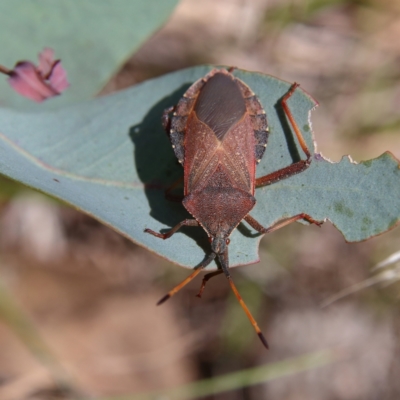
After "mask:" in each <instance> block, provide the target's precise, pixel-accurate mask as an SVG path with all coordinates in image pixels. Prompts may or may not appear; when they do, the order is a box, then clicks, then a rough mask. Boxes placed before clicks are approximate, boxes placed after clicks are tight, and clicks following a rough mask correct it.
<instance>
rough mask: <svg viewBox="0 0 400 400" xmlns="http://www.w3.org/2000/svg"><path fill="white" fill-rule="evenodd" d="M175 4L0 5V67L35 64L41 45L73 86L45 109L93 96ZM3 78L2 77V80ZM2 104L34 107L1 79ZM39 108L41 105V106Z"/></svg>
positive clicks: (98, 0) (160, 0) (155, 0)
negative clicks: (59, 62) (52, 53)
mask: <svg viewBox="0 0 400 400" xmlns="http://www.w3.org/2000/svg"><path fill="white" fill-rule="evenodd" d="M177 3H178V0H135V1H131V0H118V2H114V1H109V0H86V1H79V2H75V1H53V0H35V1H13V0H2V1H1V2H0V38H1V39H0V41H1V46H0V48H1V53H0V64H2V65H4V66H6V67H7V68H10V69H11V68H13V67H14V64H15V63H16V62H17V61H19V60H30V61H32V62H34V63H36V61H37V56H38V53H39V52H40V51H42V50H43V48H44V47H51V48H53V49H54V50H55V56H56V58H61V60H62V65H63V66H64V67H65V69H66V71H67V74H68V80H69V82H70V83H71V87H70V88H69V89H68V90H67V91H65V92H64V94H63V95H62V96H59V97H57V98H54V99H52V100H51V101H47V102H46V103H45V106H46V107H53V108H54V106H57V105H65V104H70V103H72V102H75V101H77V100H84V99H88V98H91V97H92V96H93V95H95V94H96V93H97V92H98V91H99V90H100V89H101V88H102V87H103V86H104V85H105V84H106V82H107V81H108V80H109V79H110V76H111V75H112V74H113V73H114V72H115V71H116V70H117V69H118V67H119V66H120V65H121V64H122V63H123V62H124V61H126V59H127V58H128V57H129V56H130V55H131V54H132V53H133V52H134V51H135V50H137V49H138V48H139V46H140V45H141V44H142V43H143V42H144V41H145V39H146V38H148V37H149V35H151V34H152V33H153V32H155V30H156V29H158V28H159V27H160V26H161V25H162V24H163V23H164V22H165V21H166V20H167V18H168V16H169V15H170V14H171V12H172V11H173V9H174V7H175V5H176V4H177ZM0 78H2V76H0ZM0 105H7V106H13V107H19V108H21V107H22V108H24V109H31V108H34V109H38V108H39V107H38V105H36V104H34V103H32V102H31V101H30V100H27V99H25V98H22V97H21V96H19V95H18V94H17V93H14V92H13V90H12V89H11V88H10V87H9V85H8V83H7V81H6V79H5V77H4V79H0ZM40 107H41V108H43V105H40Z"/></svg>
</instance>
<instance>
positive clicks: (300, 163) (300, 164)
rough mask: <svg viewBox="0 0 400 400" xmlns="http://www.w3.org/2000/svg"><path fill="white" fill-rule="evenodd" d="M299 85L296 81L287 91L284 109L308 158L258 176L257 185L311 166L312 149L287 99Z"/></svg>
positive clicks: (268, 182) (282, 177)
mask: <svg viewBox="0 0 400 400" xmlns="http://www.w3.org/2000/svg"><path fill="white" fill-rule="evenodd" d="M298 86H299V84H298V83H294V84H293V85H292V86H291V87H290V90H289V91H288V92H287V93H286V95H285V96H284V97H283V99H282V108H283V111H284V112H285V114H286V116H287V118H288V119H289V122H290V124H291V126H292V128H293V130H294V133H295V134H296V137H297V140H298V141H299V143H300V147H301V148H302V150H303V152H304V154H305V155H306V157H307V158H306V159H305V160H300V161H297V162H295V163H294V164H292V165H289V166H288V167H285V168H282V169H280V170H278V171H275V172H272V173H271V174H268V175H265V176H262V177H260V178H257V179H256V182H255V184H256V187H259V186H265V185H269V184H271V183H274V182H277V181H279V180H281V179H285V178H289V177H290V176H292V175H295V174H298V173H300V172H302V171H304V170H305V169H307V168H308V167H309V166H310V163H311V153H310V150H309V148H308V146H307V143H306V141H305V140H304V137H303V135H302V133H301V130H300V128H299V126H298V125H297V122H296V120H295V119H294V117H293V114H292V112H291V111H290V108H289V106H288V104H287V101H288V100H289V98H290V97H291V96H292V95H293V93H294V91H295V90H296V88H297V87H298Z"/></svg>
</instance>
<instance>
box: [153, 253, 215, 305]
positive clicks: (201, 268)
mask: <svg viewBox="0 0 400 400" xmlns="http://www.w3.org/2000/svg"><path fill="white" fill-rule="evenodd" d="M215 257H216V254H215V253H211V254H210V255H209V256H208V257H207V258H206V259H205V260H204V261H203V262H202V263H201V264H200V265H199V266H198V267H196V269H195V270H194V271H193V272H192V273H191V274H190V275H189V276H188V277H187V278H186V279H184V280H183V281H182V282H181V283H180V284H179V285H176V286H175V287H174V288H173V289H172V290H170V291H169V292H168V293H167V294H166V295H165V296H164V297H163V298H162V299H160V300H159V301H158V303H157V305H158V306H159V305H160V304H162V303H164V302H165V301H167V300H168V299H169V298H171V297H172V296H173V295H174V294H175V293H177V292H179V290H181V289H182V288H183V287H184V286H185V285H187V284H188V283H189V282H190V281H191V280H192V279H193V278H195V277H196V276H197V275H198V274H199V273H200V272H201V271H202V270H203V269H204V268H205V267H207V265H208V264H210V263H211V261H212V260H214V258H215Z"/></svg>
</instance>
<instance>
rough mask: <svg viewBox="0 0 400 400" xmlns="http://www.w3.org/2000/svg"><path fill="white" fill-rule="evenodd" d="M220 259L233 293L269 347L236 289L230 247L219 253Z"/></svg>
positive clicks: (263, 341)
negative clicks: (229, 256) (229, 252)
mask: <svg viewBox="0 0 400 400" xmlns="http://www.w3.org/2000/svg"><path fill="white" fill-rule="evenodd" d="M218 259H219V261H220V263H221V267H222V271H223V272H224V273H225V276H226V277H227V279H228V282H229V285H230V286H231V289H232V291H233V293H234V294H235V296H236V298H237V299H238V301H239V303H240V305H241V306H242V308H243V310H244V312H245V313H246V315H247V318H248V319H249V320H250V322H251V324H252V325H253V328H254V329H255V331H256V332H257V335H258V337H259V338H260V340H261V342H262V344H263V345H264V346H265V347H266V348H267V349H268V348H269V346H268V342H267V340H266V339H265V337H264V335H263V334H262V332H261V329H260V327H259V326H258V324H257V322H256V320H255V319H254V317H253V316H252V315H251V312H250V310H249V309H248V308H247V306H246V304H245V302H244V301H243V299H242V296H241V295H240V293H239V291H238V290H237V289H236V286H235V284H234V283H233V280H232V277H231V274H230V272H229V258H228V249H226V250H225V252H224V253H223V254H218Z"/></svg>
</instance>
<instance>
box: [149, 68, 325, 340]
mask: <svg viewBox="0 0 400 400" xmlns="http://www.w3.org/2000/svg"><path fill="white" fill-rule="evenodd" d="M232 71H233V69H232V68H231V69H229V70H226V69H214V70H212V71H211V72H209V73H208V74H207V75H206V76H204V77H203V78H202V79H199V80H198V81H196V82H195V83H193V85H192V86H190V88H189V89H188V90H187V91H186V92H185V94H184V95H183V97H182V98H181V100H180V101H179V102H178V104H177V105H176V106H175V107H171V108H169V109H166V110H165V111H164V114H163V117H162V122H163V126H164V128H165V129H166V131H167V133H168V134H169V137H170V140H171V143H172V147H173V149H174V152H175V155H176V157H177V158H178V161H179V162H180V163H181V164H182V165H183V168H184V198H183V201H182V203H183V205H184V207H185V208H186V210H187V211H189V213H190V214H191V215H192V216H193V217H194V218H193V219H185V220H184V221H182V222H180V223H179V224H178V225H176V226H175V227H173V228H172V229H171V230H170V231H168V232H166V233H158V232H155V231H153V230H151V229H146V230H145V232H148V233H150V234H152V235H154V236H157V237H158V238H161V239H168V238H169V237H171V236H172V235H173V234H174V233H175V232H176V231H177V230H178V229H180V228H181V227H182V226H201V227H202V228H203V229H204V230H205V231H206V233H207V235H208V237H209V241H210V243H211V254H210V255H208V256H207V257H206V259H205V260H204V261H203V262H201V263H200V264H199V265H198V266H197V267H195V269H194V271H193V272H192V274H190V275H189V276H188V277H187V278H186V279H185V280H184V281H182V282H181V283H180V284H179V285H177V286H176V287H175V288H173V289H172V290H171V291H170V292H169V293H168V294H167V295H165V296H164V297H163V298H162V299H161V300H160V301H159V302H158V303H157V304H161V303H163V302H164V301H166V300H168V299H169V298H170V297H171V296H173V295H174V294H175V293H177V292H178V291H179V290H180V289H181V288H182V287H183V286H185V285H186V284H187V283H188V282H190V281H191V280H192V279H193V278H194V277H195V276H197V275H198V274H199V273H200V272H201V271H202V270H203V269H204V268H205V267H206V266H207V265H209V264H210V263H211V262H212V261H213V260H214V259H215V258H217V259H218V261H219V269H218V270H216V271H214V272H211V273H208V274H206V275H205V276H204V278H203V281H202V284H201V287H200V291H199V294H198V296H199V297H200V296H201V294H202V293H203V291H204V288H205V285H206V283H207V281H208V280H209V279H210V278H212V277H214V276H216V275H218V274H221V273H224V274H225V276H226V278H227V279H228V281H229V284H230V286H231V288H232V290H233V292H234V294H235V296H236V298H237V299H238V301H239V303H240V305H241V306H242V307H243V309H244V311H245V313H246V315H247V317H248V318H249V320H250V322H251V324H252V325H253V327H254V329H255V331H256V332H257V334H258V336H259V338H260V339H261V341H262V343H263V344H264V346H265V347H266V348H268V343H267V340H266V339H265V337H264V335H263V334H262V332H261V330H260V328H259V326H258V324H257V322H256V320H255V319H254V318H253V316H252V315H251V313H250V311H249V309H248V308H247V306H246V304H245V303H244V301H243V299H242V297H241V296H240V294H239V292H238V290H237V288H236V286H235V285H234V283H233V280H232V277H231V274H230V271H229V258H228V245H229V242H230V239H229V236H230V235H231V233H232V232H233V230H234V229H235V228H236V227H237V226H238V224H239V223H240V222H241V221H243V220H244V221H246V222H247V223H248V224H249V225H250V226H252V227H253V228H254V229H255V230H256V231H258V232H260V233H269V232H273V231H275V230H277V229H279V228H281V227H283V226H285V225H288V224H290V223H291V222H294V221H297V220H299V219H304V220H306V221H308V222H309V223H314V224H317V225H320V224H321V223H320V222H318V221H316V220H314V219H313V218H311V217H310V216H309V215H307V214H304V213H302V214H298V215H295V216H292V217H290V218H286V219H283V220H280V221H278V222H277V223H276V224H274V225H272V226H270V227H267V228H265V227H263V226H262V225H261V224H260V223H259V222H257V221H256V220H255V219H254V218H253V217H251V215H250V214H249V212H250V211H251V210H252V208H253V207H254V206H255V204H256V199H255V198H254V190H255V188H256V187H259V186H265V185H269V184H272V183H274V182H277V181H279V180H281V179H285V178H288V177H290V176H292V175H294V174H298V173H300V172H302V171H304V170H305V169H307V168H308V166H309V165H310V163H311V153H310V151H309V149H308V147H307V144H306V142H305V140H304V138H303V136H302V134H301V131H300V129H299V127H298V126H297V123H296V121H295V119H294V117H293V115H292V113H291V111H290V109H289V107H288V105H287V101H288V99H289V98H290V97H291V96H292V94H293V93H294V91H295V90H296V88H297V87H298V86H299V85H298V84H297V83H294V84H293V85H292V86H291V87H290V89H289V91H288V92H287V93H286V95H285V96H284V97H283V98H282V100H281V105H282V108H283V110H284V112H285V115H286V117H287V118H288V120H289V122H290V124H291V126H292V129H293V131H294V133H295V135H296V137H297V140H298V142H299V144H300V147H301V148H302V151H303V152H304V154H305V156H306V159H305V160H303V159H302V160H299V161H297V162H295V163H293V164H292V165H289V166H287V167H285V168H282V169H280V170H278V171H275V172H273V173H271V174H268V175H266V176H263V177H260V178H256V177H255V172H256V165H257V164H258V163H259V162H260V160H261V158H262V157H263V155H264V152H265V148H266V146H267V140H268V134H269V128H268V124H267V117H266V114H265V111H264V109H263V107H262V105H261V103H260V101H259V100H258V98H257V96H256V95H255V94H254V92H253V91H252V90H251V89H250V88H249V87H248V86H247V85H246V84H245V83H244V82H243V81H241V80H240V79H238V78H236V77H235V76H234V75H233V74H232ZM171 113H173V114H172V118H170V114H171Z"/></svg>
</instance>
